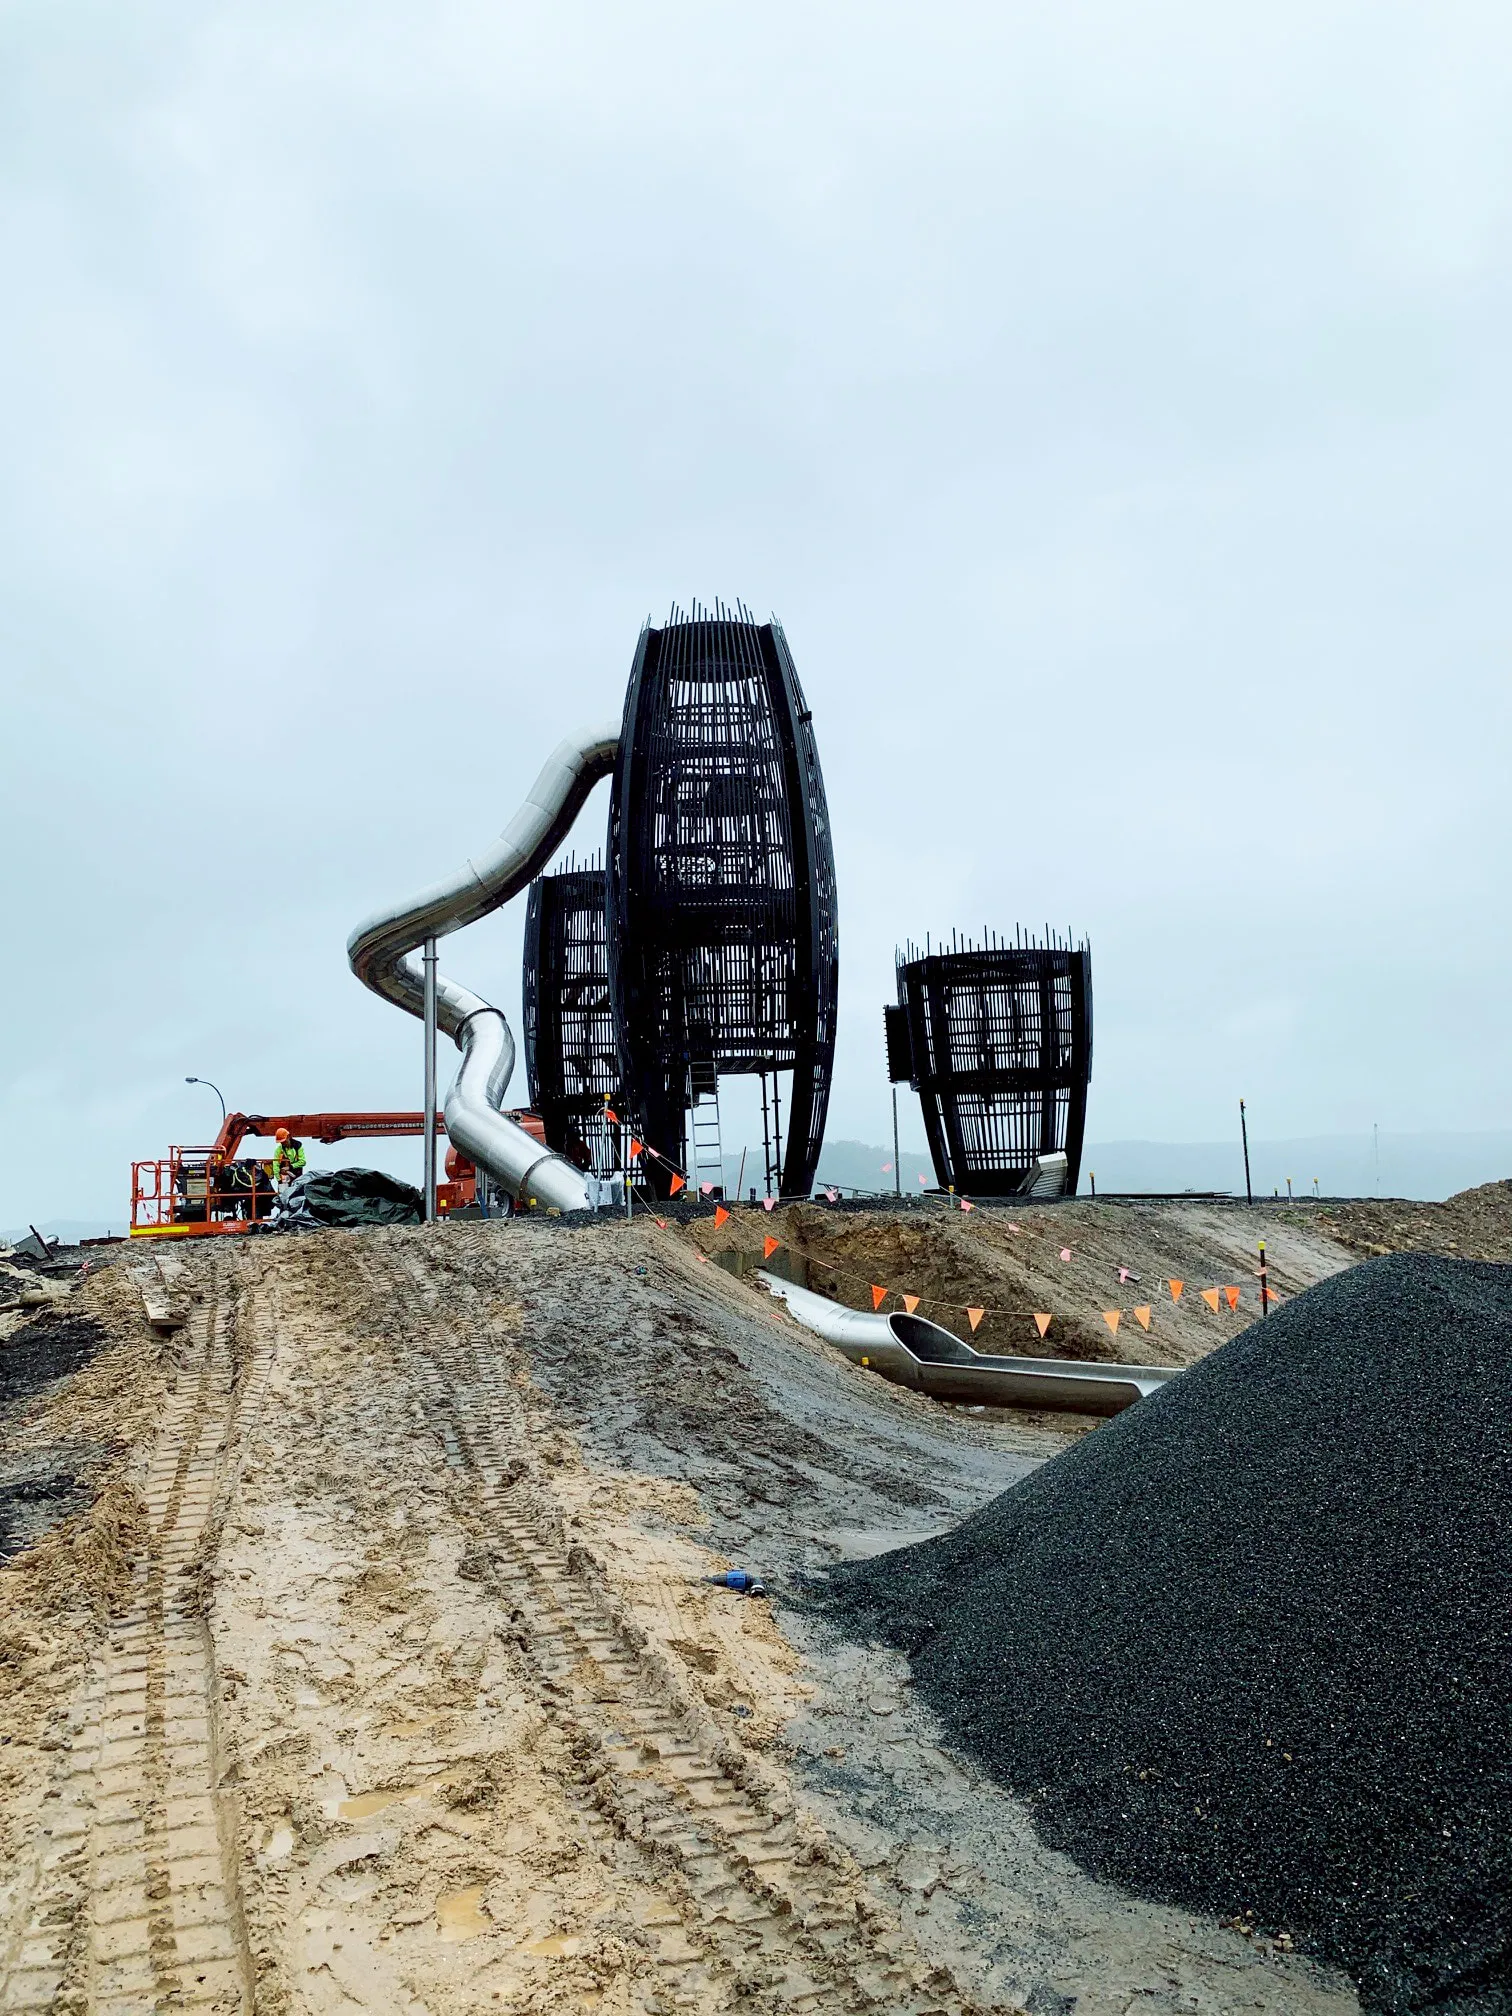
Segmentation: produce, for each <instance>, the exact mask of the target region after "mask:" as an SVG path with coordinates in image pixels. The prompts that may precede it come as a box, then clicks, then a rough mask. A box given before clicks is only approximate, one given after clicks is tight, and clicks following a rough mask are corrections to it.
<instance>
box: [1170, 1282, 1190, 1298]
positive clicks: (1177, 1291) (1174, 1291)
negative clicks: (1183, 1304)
mask: <svg viewBox="0 0 1512 2016" xmlns="http://www.w3.org/2000/svg"><path fill="white" fill-rule="evenodd" d="M1166 1285H1167V1286H1168V1287H1169V1289H1170V1291H1171V1300H1172V1301H1173V1302H1179V1301H1180V1300H1181V1291H1182V1289H1183V1288H1185V1286H1186V1283H1185V1281H1171V1282H1168V1283H1167V1284H1166Z"/></svg>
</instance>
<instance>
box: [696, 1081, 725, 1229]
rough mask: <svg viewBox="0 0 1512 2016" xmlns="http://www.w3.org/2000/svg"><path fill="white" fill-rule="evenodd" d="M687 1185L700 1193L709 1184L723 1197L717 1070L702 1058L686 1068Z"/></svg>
mask: <svg viewBox="0 0 1512 2016" xmlns="http://www.w3.org/2000/svg"><path fill="white" fill-rule="evenodd" d="M688 1145H689V1155H690V1158H691V1167H690V1168H689V1170H688V1182H689V1185H690V1187H691V1188H692V1189H694V1190H701V1189H702V1188H703V1186H704V1184H705V1183H712V1184H713V1185H714V1187H715V1189H716V1190H717V1191H718V1192H719V1194H720V1195H721V1196H723V1194H724V1146H723V1144H722V1142H721V1140H720V1137H719V1070H718V1067H717V1066H716V1065H715V1064H713V1063H710V1062H705V1061H703V1060H702V1059H693V1060H692V1061H690V1062H689V1065H688Z"/></svg>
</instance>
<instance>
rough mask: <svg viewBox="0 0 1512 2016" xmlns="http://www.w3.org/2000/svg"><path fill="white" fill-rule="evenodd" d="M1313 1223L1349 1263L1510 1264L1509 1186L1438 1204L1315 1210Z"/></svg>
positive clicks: (1403, 1202) (1395, 1200)
mask: <svg viewBox="0 0 1512 2016" xmlns="http://www.w3.org/2000/svg"><path fill="white" fill-rule="evenodd" d="M1316 1217H1317V1222H1318V1224H1319V1225H1320V1226H1321V1227H1322V1228H1323V1229H1324V1230H1325V1231H1326V1232H1327V1234H1328V1236H1329V1237H1330V1238H1332V1239H1336V1240H1337V1241H1338V1243H1339V1244H1340V1245H1341V1246H1342V1247H1343V1248H1344V1249H1345V1250H1346V1252H1348V1253H1349V1254H1350V1256H1351V1257H1352V1258H1353V1257H1359V1256H1366V1257H1369V1256H1376V1255H1380V1254H1384V1253H1438V1254H1441V1255H1442V1256H1443V1257H1444V1258H1445V1259H1448V1260H1500V1261H1512V1182H1501V1183H1482V1184H1481V1185H1480V1186H1479V1188H1478V1189H1475V1190H1461V1191H1460V1192H1459V1194H1458V1195H1457V1196H1455V1197H1450V1198H1447V1199H1446V1200H1445V1201H1444V1202H1443V1203H1442V1204H1423V1203H1418V1202H1416V1201H1414V1200H1413V1199H1411V1198H1406V1197H1378V1198H1372V1197H1359V1198H1353V1199H1351V1200H1350V1201H1349V1202H1348V1203H1343V1204H1321V1205H1319V1206H1318V1207H1317V1209H1316Z"/></svg>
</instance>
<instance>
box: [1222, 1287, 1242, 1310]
mask: <svg viewBox="0 0 1512 2016" xmlns="http://www.w3.org/2000/svg"><path fill="white" fill-rule="evenodd" d="M1223 1299H1224V1301H1225V1302H1227V1304H1228V1305H1229V1307H1230V1309H1237V1308H1238V1307H1239V1290H1238V1289H1237V1288H1225V1289H1224V1291H1223Z"/></svg>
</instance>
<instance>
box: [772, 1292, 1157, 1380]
mask: <svg viewBox="0 0 1512 2016" xmlns="http://www.w3.org/2000/svg"><path fill="white" fill-rule="evenodd" d="M756 1279H757V1280H758V1281H760V1282H761V1283H762V1285H763V1286H764V1287H766V1288H768V1289H770V1291H771V1292H772V1294H773V1295H775V1296H777V1297H778V1298H779V1300H781V1301H783V1302H786V1304H787V1306H788V1308H789V1309H790V1310H791V1312H792V1314H793V1315H794V1316H795V1317H796V1318H797V1319H798V1321H799V1322H800V1323H801V1324H803V1326H804V1327H805V1329H808V1330H813V1331H816V1332H817V1333H818V1335H819V1336H821V1337H822V1338H824V1339H825V1341H826V1342H827V1343H830V1344H833V1345H834V1346H835V1347H836V1349H837V1350H838V1351H840V1352H842V1353H843V1354H844V1356H845V1357H847V1358H849V1359H850V1361H851V1363H852V1364H860V1363H862V1362H863V1361H864V1362H865V1363H866V1364H867V1365H869V1366H870V1368H871V1370H872V1371H874V1372H878V1373H880V1374H881V1376H882V1377H883V1378H884V1379H891V1380H893V1381H894V1383H895V1384H897V1385H899V1386H912V1387H913V1388H914V1389H915V1390H916V1391H918V1392H921V1393H928V1394H929V1395H930V1396H931V1397H932V1398H934V1399H936V1400H953V1401H955V1402H957V1403H958V1404H965V1405H968V1406H986V1407H1050V1408H1061V1409H1064V1410H1068V1411H1070V1412H1074V1413H1081V1414H1118V1413H1121V1412H1122V1410H1123V1409H1124V1408H1125V1407H1130V1406H1132V1405H1133V1404H1134V1402H1135V1401H1136V1400H1142V1399H1147V1398H1148V1397H1149V1396H1150V1394H1152V1393H1158V1392H1159V1391H1160V1389H1161V1387H1162V1386H1164V1385H1166V1384H1167V1382H1168V1381H1170V1380H1172V1379H1174V1378H1175V1377H1176V1375H1177V1373H1178V1372H1179V1371H1180V1369H1181V1368H1180V1366H1176V1365H1124V1364H1120V1363H1117V1362H1115V1361H1103V1360H1096V1361H1093V1360H1089V1359H1079V1358H1010V1357H999V1356H997V1355H994V1354H989V1353H987V1352H984V1351H976V1350H973V1348H972V1347H971V1345H969V1344H968V1343H966V1342H965V1341H964V1339H962V1338H960V1337H957V1336H956V1335H955V1334H954V1332H953V1331H950V1330H944V1329H942V1328H941V1327H940V1325H939V1324H938V1323H930V1322H927V1321H926V1320H925V1318H924V1317H922V1316H906V1315H904V1314H903V1313H902V1312H901V1311H893V1312H892V1313H891V1314H889V1315H886V1316H882V1315H876V1316H874V1315H871V1314H870V1313H868V1312H867V1311H866V1310H863V1309H847V1308H846V1307H845V1305H844V1304H843V1303H840V1302H832V1301H831V1300H830V1299H829V1297H828V1296H827V1295H816V1294H815V1293H814V1291H813V1290H812V1289H811V1288H799V1287H796V1286H795V1285H794V1284H793V1283H792V1282H791V1281H785V1280H783V1279H782V1278H781V1276H780V1275H776V1274H771V1273H768V1272H766V1271H765V1270H759V1271H758V1272H757V1275H756Z"/></svg>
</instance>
